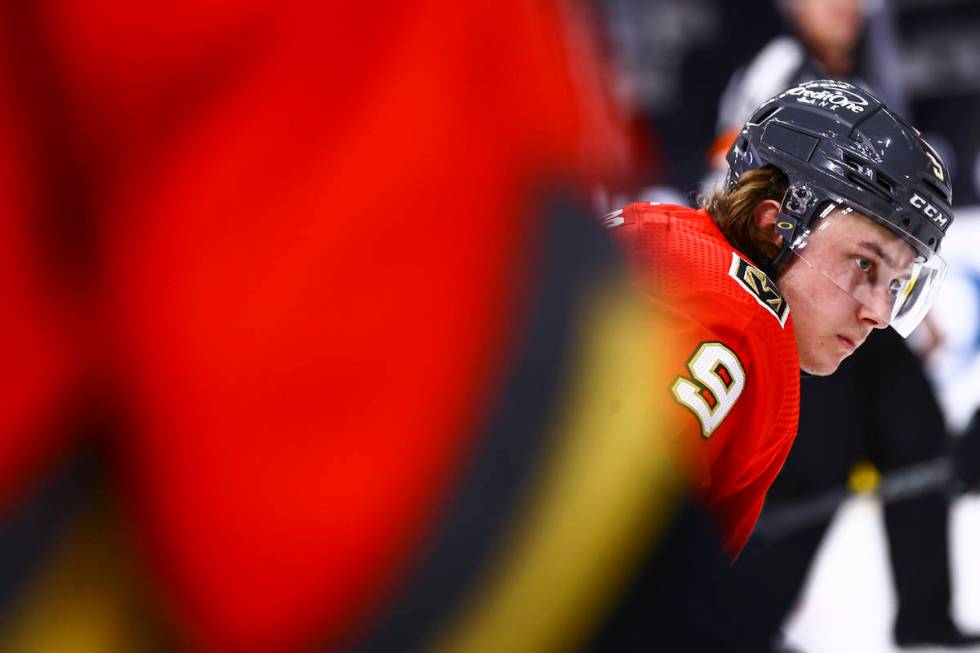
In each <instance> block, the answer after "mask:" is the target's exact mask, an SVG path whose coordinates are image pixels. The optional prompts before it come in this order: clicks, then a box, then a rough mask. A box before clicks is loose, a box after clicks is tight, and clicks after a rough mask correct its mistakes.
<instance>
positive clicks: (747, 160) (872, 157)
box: [727, 79, 953, 335]
mask: <svg viewBox="0 0 980 653" xmlns="http://www.w3.org/2000/svg"><path fill="white" fill-rule="evenodd" d="M727 160H728V166H729V171H728V178H727V185H728V187H729V188H732V187H734V186H735V184H737V183H738V180H739V178H740V177H741V176H742V175H743V174H744V173H746V172H747V171H749V170H752V169H755V168H760V167H762V166H765V165H769V164H771V165H773V166H775V167H777V168H779V169H780V170H782V171H783V172H784V173H785V174H786V175H787V177H788V178H789V190H788V191H787V194H786V197H785V199H784V201H783V205H782V213H781V215H780V217H779V220H778V221H777V230H778V231H779V233H780V234H781V235H782V236H783V243H782V246H781V249H780V251H779V254H778V255H777V256H776V257H775V258H774V260H773V261H772V262H771V265H772V266H773V267H778V265H779V264H780V263H781V262H782V261H783V260H784V259H785V257H786V255H787V254H788V253H789V252H791V251H797V252H799V251H800V250H801V249H802V247H804V246H805V244H806V240H807V238H808V236H809V234H810V231H811V229H812V227H813V225H814V223H815V221H816V220H817V219H818V218H823V217H826V216H827V215H828V214H829V213H831V212H832V211H833V209H835V208H845V207H846V208H847V209H849V210H856V211H859V212H860V213H862V214H864V215H866V216H869V217H871V218H873V219H874V220H876V221H877V222H879V223H880V224H882V225H884V226H885V227H887V228H888V229H889V230H891V231H892V232H894V233H895V234H897V235H898V236H900V237H901V238H902V239H903V240H904V241H905V242H907V243H908V244H909V245H910V246H911V247H912V248H914V250H915V253H916V255H917V259H916V260H917V264H918V265H917V267H916V269H915V270H912V271H911V272H910V273H909V274H908V276H907V277H905V278H903V279H902V280H901V281H904V282H907V283H905V286H904V287H896V288H893V289H892V292H893V293H894V297H895V301H894V305H893V306H892V315H891V316H889V321H890V322H891V324H892V325H893V326H894V327H895V328H896V330H898V331H899V332H900V333H902V334H903V335H907V334H908V333H909V332H911V330H912V329H913V328H914V327H915V325H917V324H918V323H919V321H920V320H921V318H922V317H923V316H924V315H925V312H926V311H927V310H928V308H929V306H930V305H931V303H932V300H933V299H934V297H935V291H936V290H937V289H938V286H939V285H940V283H941V281H942V279H943V277H944V276H945V272H946V265H945V262H944V261H942V259H941V258H940V257H939V255H938V253H939V247H940V244H941V243H942V239H943V236H944V235H945V233H946V230H947V229H948V228H949V225H950V224H951V223H952V221H953V211H952V208H951V202H952V189H951V186H950V179H949V173H948V171H947V169H946V166H945V165H944V164H943V162H942V160H941V159H940V157H939V155H938V154H937V153H936V151H935V150H934V149H933V148H932V147H931V146H930V145H929V144H928V143H927V142H926V141H925V140H924V139H923V138H922V135H921V134H920V133H919V131H918V130H916V129H915V128H914V127H912V126H911V125H909V124H908V123H907V122H905V121H904V120H903V119H902V118H900V117H899V116H898V115H896V114H895V113H893V112H892V111H890V110H889V109H888V108H887V107H886V106H885V105H884V104H883V103H882V102H881V101H880V100H879V99H878V98H876V97H875V96H874V95H872V94H871V93H869V92H868V91H866V90H864V89H862V88H859V87H857V86H854V85H852V84H848V83H846V82H840V81H833V80H825V79H824V80H817V81H813V82H807V83H804V84H800V85H799V86H795V87H793V88H790V89H788V90H786V91H784V92H782V93H780V94H779V95H777V96H776V97H774V98H771V99H770V100H768V101H766V102H765V103H763V104H762V106H760V107H759V108H758V109H756V111H755V112H754V113H753V115H752V117H751V118H749V120H748V122H747V123H746V124H745V126H744V127H743V128H742V130H741V133H740V134H739V136H738V138H737V139H736V141H735V143H734V144H733V145H732V148H731V149H730V150H729V152H728V156H727Z"/></svg>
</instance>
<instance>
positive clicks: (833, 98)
mask: <svg viewBox="0 0 980 653" xmlns="http://www.w3.org/2000/svg"><path fill="white" fill-rule="evenodd" d="M787 95H788V96H790V97H793V98H795V99H796V101H797V102H799V103H800V104H809V105H811V106H816V107H820V108H821V109H830V110H831V111H837V110H838V109H841V110H844V111H850V112H851V113H864V110H865V109H866V108H867V106H868V100H867V99H865V98H863V97H861V96H860V95H858V94H857V93H854V92H853V91H850V90H847V89H846V88H842V87H839V86H837V85H834V84H829V83H827V82H822V83H819V84H802V85H800V86H796V87H794V88H791V89H789V90H788V91H786V92H785V93H783V94H782V96H780V97H785V96H787Z"/></svg>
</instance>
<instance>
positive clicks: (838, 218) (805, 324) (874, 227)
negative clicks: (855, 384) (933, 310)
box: [777, 209, 915, 376]
mask: <svg viewBox="0 0 980 653" xmlns="http://www.w3.org/2000/svg"><path fill="white" fill-rule="evenodd" d="M914 259H915V251H914V250H913V249H912V247H911V246H909V245H908V244H907V243H905V242H904V241H903V240H902V239H901V238H899V237H898V236H897V235H895V234H894V233H893V232H892V231H890V230H889V229H887V228H886V227H884V226H882V225H880V224H878V223H877V222H875V221H874V220H872V219H871V218H869V217H867V216H865V215H862V214H861V213H859V212H857V211H852V212H847V211H841V210H840V209H837V210H835V211H833V212H832V213H831V214H830V215H828V216H827V217H826V218H824V219H821V220H820V221H819V222H818V223H817V224H815V225H814V228H813V229H812V232H811V235H810V237H809V239H808V242H807V245H806V247H804V248H802V249H801V251H800V252H799V254H796V253H793V254H790V258H789V260H788V262H787V264H786V265H785V266H783V268H782V269H781V271H780V274H779V276H778V279H777V285H778V286H779V289H780V292H781V293H782V294H783V297H785V299H786V301H787V303H788V304H789V307H790V311H791V315H792V316H793V324H794V328H795V332H796V344H797V349H798V351H799V355H800V368H801V369H802V370H803V371H805V372H807V373H809V374H813V375H816V376H825V375H828V374H831V373H833V372H834V370H836V369H837V367H838V365H840V363H841V361H842V360H844V358H846V357H847V356H849V355H850V354H852V353H853V352H854V350H855V349H857V348H858V347H859V346H861V343H863V342H864V340H865V338H867V337H868V334H869V333H870V332H871V330H872V329H883V328H885V327H887V326H888V321H889V318H890V316H891V303H892V297H891V295H890V294H889V290H888V287H889V284H890V283H892V282H894V280H895V279H901V278H902V277H904V276H907V274H908V271H909V270H910V268H911V266H912V262H913V260H914ZM859 299H860V301H859Z"/></svg>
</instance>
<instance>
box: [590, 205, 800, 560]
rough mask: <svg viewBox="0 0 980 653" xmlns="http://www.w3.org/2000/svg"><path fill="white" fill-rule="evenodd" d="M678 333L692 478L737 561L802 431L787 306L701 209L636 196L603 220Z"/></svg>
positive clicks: (671, 369) (672, 379) (671, 393)
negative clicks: (639, 200) (635, 200)
mask: <svg viewBox="0 0 980 653" xmlns="http://www.w3.org/2000/svg"><path fill="white" fill-rule="evenodd" d="M604 222H605V224H606V226H608V227H614V228H615V229H614V232H615V233H616V235H617V236H618V239H619V240H620V241H621V242H622V243H623V244H624V245H625V246H626V249H627V251H628V254H629V257H630V262H631V265H632V267H633V268H634V278H635V279H636V280H637V282H638V284H639V285H640V286H641V287H642V288H643V290H644V291H645V292H646V293H647V295H648V296H649V297H650V299H651V301H652V303H653V305H654V306H655V308H656V309H657V313H658V316H660V317H662V321H663V324H664V327H665V328H666V329H667V332H668V333H669V334H670V335H671V338H672V340H671V346H670V347H661V348H658V350H657V355H658V356H660V357H662V358H664V359H665V360H664V362H665V363H666V364H667V365H666V369H667V370H668V374H669V378H665V379H664V382H663V384H662V385H661V386H660V387H657V388H656V389H655V390H654V391H655V392H657V393H660V394H662V395H663V396H664V397H665V398H667V399H668V401H669V402H670V403H671V404H672V405H674V406H676V411H672V412H676V414H677V415H676V416H677V423H678V424H679V425H680V427H679V430H680V431H681V438H682V441H683V443H684V444H685V445H687V447H690V446H691V444H690V443H691V442H697V445H696V446H694V447H693V448H694V449H695V453H694V460H695V465H694V477H695V481H694V482H695V484H696V485H697V486H699V492H700V495H701V496H702V498H703V500H704V501H705V502H706V504H707V505H708V506H709V508H710V509H711V510H712V512H713V513H714V514H715V515H716V516H717V518H718V520H719V525H720V527H721V529H722V533H723V536H724V538H725V542H726V549H727V550H728V551H729V552H730V553H731V554H732V555H733V556H734V555H737V554H738V552H739V551H741V549H742V547H743V546H744V545H745V542H746V540H747V539H748V537H749V534H750V533H751V532H752V528H753V526H754V525H755V522H756V520H757V518H758V516H759V512H760V511H761V509H762V503H763V501H764V499H765V494H766V491H767V490H768V489H769V486H770V485H771V484H772V482H773V480H774V479H775V477H776V474H777V473H778V472H779V470H780V468H781V467H782V464H783V461H784V460H785V459H786V456H787V454H788V453H789V449H790V446H791V445H792V443H793V439H794V438H795V437H796V428H797V422H798V419H799V406H800V400H799V397H800V381H799V378H800V371H799V370H800V367H799V357H798V354H797V350H796V340H795V337H794V335H793V325H792V320H791V319H790V316H789V306H788V305H787V304H786V301H785V300H784V299H783V298H782V296H781V295H780V294H779V292H778V290H777V289H776V286H775V284H774V283H773V282H772V280H770V279H769V278H768V277H767V276H766V275H765V274H764V273H763V272H762V271H761V270H759V269H758V268H757V267H756V266H754V265H753V264H752V263H751V262H750V261H749V259H748V258H747V257H745V256H743V255H742V254H741V253H740V252H738V251H736V250H735V249H734V248H733V247H732V246H731V244H730V243H729V242H728V241H727V240H726V239H725V237H724V235H723V234H722V233H721V231H720V230H719V229H718V227H717V226H716V225H715V223H714V221H713V220H712V219H711V216H709V215H708V214H707V212H705V211H704V210H700V211H695V210H692V209H689V208H685V207H681V206H671V205H658V204H644V203H635V204H631V205H629V206H627V207H626V208H625V209H623V210H621V211H617V212H616V213H613V214H611V215H609V216H607V217H606V218H605V219H604Z"/></svg>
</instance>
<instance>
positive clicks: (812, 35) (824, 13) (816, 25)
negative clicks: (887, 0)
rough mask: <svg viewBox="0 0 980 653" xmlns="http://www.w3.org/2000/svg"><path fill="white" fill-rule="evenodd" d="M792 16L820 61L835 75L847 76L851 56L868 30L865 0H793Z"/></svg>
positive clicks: (790, 6) (801, 34) (803, 37)
mask: <svg viewBox="0 0 980 653" xmlns="http://www.w3.org/2000/svg"><path fill="white" fill-rule="evenodd" d="M789 8H790V15H791V16H792V18H793V21H794V22H795V24H796V26H797V29H798V30H799V33H800V37H801V38H802V39H803V40H804V41H805V42H806V43H807V45H808V46H809V48H810V50H811V52H812V53H813V54H814V55H816V57H817V58H818V59H819V60H820V62H821V63H822V64H823V65H824V67H825V68H827V69H828V72H831V73H835V74H847V73H848V72H849V71H848V70H841V69H840V68H841V67H842V66H849V65H850V61H851V55H852V53H853V50H854V48H855V46H856V45H857V41H858V39H859V38H860V36H861V31H862V29H863V28H864V3H863V2H862V0H791V2H790V3H789Z"/></svg>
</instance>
